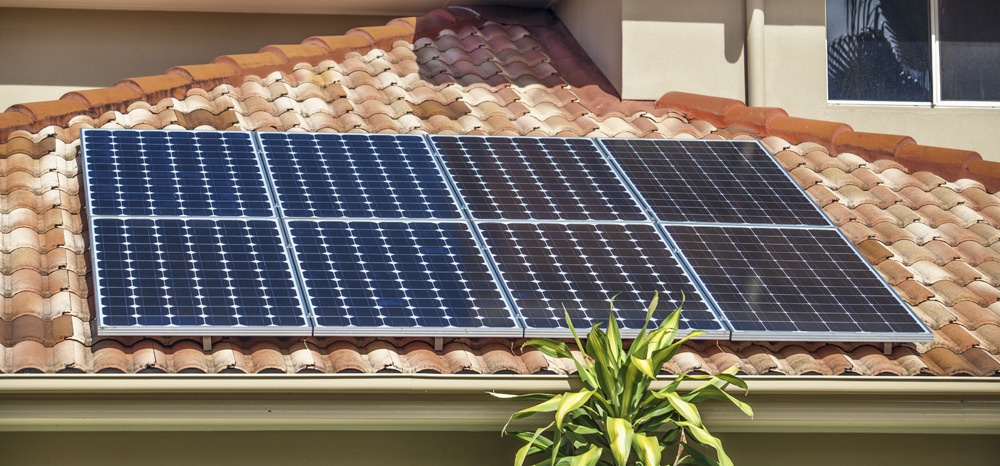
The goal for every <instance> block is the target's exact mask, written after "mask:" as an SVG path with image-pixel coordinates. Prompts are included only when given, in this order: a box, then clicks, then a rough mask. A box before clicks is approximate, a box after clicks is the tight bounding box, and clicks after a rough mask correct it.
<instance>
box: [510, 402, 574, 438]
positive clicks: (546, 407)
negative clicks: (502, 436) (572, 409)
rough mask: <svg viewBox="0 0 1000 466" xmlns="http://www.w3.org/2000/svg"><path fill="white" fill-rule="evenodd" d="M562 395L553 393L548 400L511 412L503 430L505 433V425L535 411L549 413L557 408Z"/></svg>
mask: <svg viewBox="0 0 1000 466" xmlns="http://www.w3.org/2000/svg"><path fill="white" fill-rule="evenodd" d="M562 397H563V396H562V395H553V396H552V398H549V399H548V400H545V401H543V402H541V403H538V404H537V405H534V406H532V407H530V408H524V409H522V410H520V411H518V412H516V413H514V414H512V415H511V416H510V419H508V420H507V423H506V424H504V426H503V432H504V433H507V426H509V425H510V423H511V422H514V421H516V420H518V419H522V418H526V417H528V416H531V415H533V414H535V413H551V412H552V411H555V410H556V409H558V408H559V403H560V402H562Z"/></svg>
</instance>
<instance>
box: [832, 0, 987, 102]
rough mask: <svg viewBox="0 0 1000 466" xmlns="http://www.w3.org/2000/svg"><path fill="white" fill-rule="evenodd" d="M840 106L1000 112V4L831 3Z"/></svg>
mask: <svg viewBox="0 0 1000 466" xmlns="http://www.w3.org/2000/svg"><path fill="white" fill-rule="evenodd" d="M826 13H827V92H828V97H829V100H831V101H835V102H868V103H870V102H881V103H916V104H936V105H940V104H943V105H989V106H996V105H1000V79H998V76H1000V28H997V27H996V26H995V25H996V23H997V22H998V21H1000V2H997V1H995V0H827V2H826Z"/></svg>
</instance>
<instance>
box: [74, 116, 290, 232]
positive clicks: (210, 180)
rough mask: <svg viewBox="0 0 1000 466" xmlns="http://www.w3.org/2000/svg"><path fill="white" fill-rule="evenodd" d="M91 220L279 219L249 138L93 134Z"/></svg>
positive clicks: (86, 138) (89, 140)
mask: <svg viewBox="0 0 1000 466" xmlns="http://www.w3.org/2000/svg"><path fill="white" fill-rule="evenodd" d="M82 141H83V142H82V144H83V153H84V154H85V157H86V165H87V170H86V176H87V184H88V189H89V203H90V215H93V216H101V215H108V216H111V215H124V216H150V215H158V216H191V217H208V216H230V217H244V216H251V217H252V216H256V217H273V216H274V215H275V213H274V211H273V209H272V207H271V202H270V200H269V199H268V196H267V188H266V187H265V186H266V185H265V184H264V175H263V171H262V170H261V167H260V164H259V163H258V161H257V155H256V152H254V148H253V143H252V141H251V139H250V134H248V133H240V132H185V131H146V130H144V131H133V130H114V131H111V130H87V131H85V132H84V133H83V137H82Z"/></svg>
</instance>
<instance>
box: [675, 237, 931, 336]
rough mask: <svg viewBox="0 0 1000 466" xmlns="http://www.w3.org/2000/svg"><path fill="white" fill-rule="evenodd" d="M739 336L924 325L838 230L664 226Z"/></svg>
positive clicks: (917, 329)
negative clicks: (740, 334)
mask: <svg viewBox="0 0 1000 466" xmlns="http://www.w3.org/2000/svg"><path fill="white" fill-rule="evenodd" d="M666 228H667V231H668V232H669V234H670V236H671V237H672V239H673V240H674V241H675V242H676V243H677V245H678V247H679V248H680V251H681V253H682V254H683V255H684V257H685V258H686V260H687V261H688V263H690V264H691V266H692V267H693V269H694V270H695V273H696V274H697V275H698V277H699V278H700V279H701V280H702V282H703V283H704V284H705V286H706V288H707V290H708V292H709V294H710V295H711V296H712V299H713V300H714V301H715V303H716V304H717V305H718V306H719V307H720V309H721V311H722V312H723V314H724V315H725V317H726V319H727V320H728V321H729V323H730V324H731V325H732V327H733V330H734V338H735V337H736V336H737V334H739V333H772V334H780V333H787V334H796V333H799V334H805V333H814V334H825V335H830V334H841V335H845V336H846V335H861V334H865V333H868V334H885V335H891V334H894V333H911V334H913V333H921V332H924V331H925V328H924V326H923V325H922V324H921V323H920V322H919V321H918V320H917V319H915V318H914V316H913V315H912V313H910V312H909V309H908V308H907V307H906V306H904V305H903V303H902V302H901V301H900V300H899V298H898V297H897V296H896V295H895V294H894V293H893V292H892V290H891V289H889V287H888V285H886V284H885V282H884V281H882V279H881V278H880V277H878V276H877V275H876V274H875V273H873V271H872V270H871V268H870V265H869V264H868V263H867V262H865V261H864V259H862V258H861V257H860V256H858V254H857V252H856V251H855V250H854V248H853V247H852V246H851V245H850V244H849V243H847V242H846V241H844V240H843V238H842V237H841V236H840V233H839V232H837V231H834V230H826V229H789V228H747V227H732V226H689V225H667V226H666Z"/></svg>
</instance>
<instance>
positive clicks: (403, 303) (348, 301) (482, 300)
mask: <svg viewBox="0 0 1000 466" xmlns="http://www.w3.org/2000/svg"><path fill="white" fill-rule="evenodd" d="M288 226H289V232H290V233H291V240H292V243H293V244H294V250H295V258H296V261H297V264H298V267H299V269H300V270H301V271H302V276H303V279H304V284H305V293H306V295H307V296H308V299H309V300H310V302H311V304H312V309H313V312H314V313H315V314H316V324H317V333H318V334H322V333H337V334H343V333H351V332H352V330H353V331H355V332H358V333H364V334H380V333H394V332H395V333H399V331H400V330H399V329H406V334H409V335H416V334H428V335H446V334H462V335H464V334H476V333H484V332H485V333H489V334H491V335H503V334H509V335H517V336H520V335H521V330H520V326H519V325H518V324H517V321H516V319H515V318H514V316H513V314H512V313H511V311H510V310H509V308H508V306H507V304H506V302H505V301H504V298H503V294H502V293H501V291H500V287H499V286H498V285H497V282H496V280H494V278H493V275H492V274H491V272H490V269H489V267H488V266H487V265H486V259H485V258H484V257H483V255H482V252H481V251H480V249H479V248H478V246H477V244H476V241H475V239H474V237H473V235H472V232H471V230H470V229H469V226H468V225H467V224H466V223H450V222H441V223H433V222H396V221H382V222H370V221H306V220H295V221H289V225H288Z"/></svg>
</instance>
